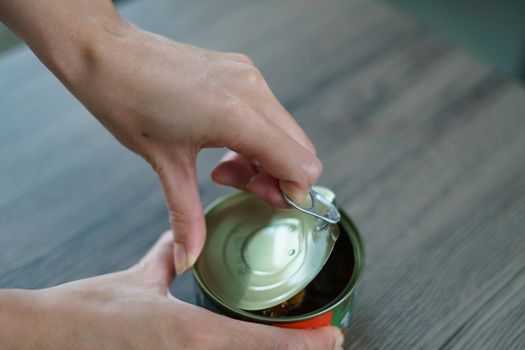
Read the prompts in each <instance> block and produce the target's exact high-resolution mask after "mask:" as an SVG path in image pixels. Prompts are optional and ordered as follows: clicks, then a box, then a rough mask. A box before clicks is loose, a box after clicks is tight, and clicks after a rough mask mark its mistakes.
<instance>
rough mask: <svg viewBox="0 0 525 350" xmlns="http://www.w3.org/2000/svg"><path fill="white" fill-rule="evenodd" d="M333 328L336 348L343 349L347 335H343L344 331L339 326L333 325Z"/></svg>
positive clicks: (336, 349)
mask: <svg viewBox="0 0 525 350" xmlns="http://www.w3.org/2000/svg"><path fill="white" fill-rule="evenodd" d="M333 330H334V334H335V345H334V350H342V349H343V343H344V341H345V337H344V336H343V333H341V330H340V329H339V328H335V327H333Z"/></svg>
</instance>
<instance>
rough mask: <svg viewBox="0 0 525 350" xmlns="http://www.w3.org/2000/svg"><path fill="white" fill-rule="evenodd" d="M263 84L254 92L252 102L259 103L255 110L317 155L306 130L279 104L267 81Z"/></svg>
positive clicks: (262, 81) (263, 81) (262, 80)
mask: <svg viewBox="0 0 525 350" xmlns="http://www.w3.org/2000/svg"><path fill="white" fill-rule="evenodd" d="M261 83H262V86H261V88H260V89H253V90H252V100H253V101H258V103H257V105H255V106H253V108H254V110H256V111H257V112H259V113H261V114H262V115H264V116H265V117H266V118H267V119H268V120H269V121H270V122H271V123H272V124H273V125H274V126H275V127H277V128H279V129H281V130H283V131H284V132H286V133H287V134H288V135H290V136H291V137H293V138H294V139H295V140H296V141H297V142H299V143H300V144H301V145H302V146H303V147H305V148H306V149H308V150H309V151H310V152H312V153H313V154H316V149H315V146H314V145H313V143H312V141H310V139H309V138H308V136H306V133H305V132H304V130H303V129H302V128H301V127H300V126H299V124H297V122H296V121H295V119H294V118H293V117H292V116H291V115H290V113H289V112H288V111H287V110H286V108H284V106H283V105H282V104H281V103H280V102H279V100H278V99H277V97H276V96H275V95H274V94H273V92H272V90H271V89H270V87H269V86H268V83H267V82H266V80H264V79H261ZM244 93H246V92H244Z"/></svg>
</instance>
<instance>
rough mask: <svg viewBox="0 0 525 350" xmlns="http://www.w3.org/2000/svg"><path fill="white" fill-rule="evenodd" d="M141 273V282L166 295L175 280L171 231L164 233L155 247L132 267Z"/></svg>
mask: <svg viewBox="0 0 525 350" xmlns="http://www.w3.org/2000/svg"><path fill="white" fill-rule="evenodd" d="M132 269H134V270H135V271H139V272H141V276H142V277H141V281H142V282H147V283H148V284H150V285H151V286H154V287H156V288H158V290H159V292H160V293H161V294H166V293H167V291H168V290H169V286H170V284H171V282H172V280H173V274H174V271H173V270H174V269H173V236H172V234H171V231H167V232H164V233H163V234H162V235H161V236H160V238H159V239H158V240H157V242H156V243H155V245H153V247H151V249H150V250H149V251H148V252H147V253H146V255H144V257H143V258H142V259H141V260H140V261H139V262H138V264H136V265H135V266H133V267H132Z"/></svg>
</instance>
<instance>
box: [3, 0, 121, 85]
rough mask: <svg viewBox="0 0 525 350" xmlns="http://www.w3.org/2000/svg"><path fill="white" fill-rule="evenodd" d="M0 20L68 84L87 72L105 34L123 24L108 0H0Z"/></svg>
mask: <svg viewBox="0 0 525 350" xmlns="http://www.w3.org/2000/svg"><path fill="white" fill-rule="evenodd" d="M0 20H1V21H2V22H4V23H5V24H6V25H7V26H8V27H10V28H11V30H13V31H14V32H15V33H16V34H17V35H18V36H19V37H20V38H21V39H22V40H24V41H25V42H26V43H27V45H28V46H29V47H30V48H31V49H32V50H33V51H34V52H35V54H36V55H37V56H38V57H39V58H40V60H41V61H42V62H43V63H44V64H45V65H46V66H48V67H49V68H50V69H51V70H52V71H53V72H54V73H55V74H56V75H57V76H58V78H59V79H60V80H61V81H62V82H63V83H64V84H66V86H68V88H71V84H72V82H74V81H75V80H77V79H81V78H82V77H84V76H85V75H86V74H87V73H88V72H86V70H88V69H89V61H90V59H91V60H92V59H93V56H94V55H96V54H98V52H97V51H101V50H104V49H105V48H104V47H103V45H104V42H105V41H104V38H105V37H106V36H107V35H108V34H115V35H118V34H119V31H121V30H122V28H124V27H125V26H123V25H122V24H123V23H125V22H124V21H123V20H122V19H121V18H120V16H119V14H118V13H117V11H116V9H115V7H114V6H113V4H112V2H111V1H110V0H45V1H43V0H0ZM108 49H110V48H108Z"/></svg>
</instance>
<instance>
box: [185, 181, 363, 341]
mask: <svg viewBox="0 0 525 350" xmlns="http://www.w3.org/2000/svg"><path fill="white" fill-rule="evenodd" d="M315 189H316V191H317V192H318V193H320V194H322V195H323V196H324V197H326V198H328V199H329V200H330V201H332V202H333V203H334V205H335V196H334V195H333V193H332V192H331V191H330V190H328V189H326V188H322V187H316V188H315ZM338 211H339V214H340V216H341V217H340V221H339V222H338V223H337V224H336V225H335V224H329V225H326V224H324V223H323V222H320V220H322V219H319V218H315V217H313V216H311V215H308V214H306V213H303V212H300V211H298V210H283V209H278V208H274V207H272V206H270V205H268V204H266V203H264V202H263V201H261V200H260V199H258V198H257V197H255V196H254V195H252V194H250V193H245V192H236V193H233V194H230V195H228V196H225V197H222V198H219V199H218V200H216V201H215V202H214V203H212V204H211V205H210V206H209V207H208V208H206V210H205V212H206V225H207V229H208V239H207V242H206V244H205V247H204V249H203V252H202V253H201V256H200V257H199V259H198V260H197V263H196V264H195V266H194V269H193V272H194V276H195V279H196V281H197V284H198V285H199V287H200V289H201V290H202V292H203V298H202V300H201V301H200V302H199V304H201V306H204V307H206V308H208V309H212V310H214V311H216V312H220V313H222V314H226V315H228V316H231V317H234V318H238V319H243V320H247V321H252V322H257V323H263V324H270V325H274V326H279V327H288V328H316V327H321V326H328V325H333V326H336V327H338V328H340V329H341V330H342V332H343V334H344V335H346V334H347V332H348V329H349V326H350V320H351V316H352V307H353V298H354V294H355V290H356V287H357V285H358V282H359V280H360V277H361V274H362V271H363V266H364V248H363V242H362V239H361V236H360V234H359V232H358V231H357V229H356V227H355V225H354V224H353V223H352V221H351V219H350V218H349V217H348V215H346V214H345V213H344V212H343V211H342V210H341V209H340V208H338Z"/></svg>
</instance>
